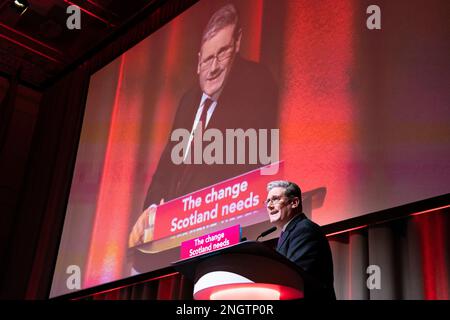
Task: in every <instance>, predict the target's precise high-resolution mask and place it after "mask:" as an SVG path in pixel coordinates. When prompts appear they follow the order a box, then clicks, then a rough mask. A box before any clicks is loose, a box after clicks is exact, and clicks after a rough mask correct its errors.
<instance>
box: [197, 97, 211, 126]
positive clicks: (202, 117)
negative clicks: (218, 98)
mask: <svg viewBox="0 0 450 320" xmlns="http://www.w3.org/2000/svg"><path fill="white" fill-rule="evenodd" d="M213 102H214V101H213V100H211V99H210V98H206V100H205V102H204V103H203V110H202V113H201V115H200V119H199V121H201V122H202V128H206V119H207V116H208V110H209V107H210V106H211V104H212V103H213Z"/></svg>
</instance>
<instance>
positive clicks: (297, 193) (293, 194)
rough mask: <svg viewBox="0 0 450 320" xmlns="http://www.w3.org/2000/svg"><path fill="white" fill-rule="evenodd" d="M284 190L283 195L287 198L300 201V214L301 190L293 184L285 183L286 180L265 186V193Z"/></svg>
mask: <svg viewBox="0 0 450 320" xmlns="http://www.w3.org/2000/svg"><path fill="white" fill-rule="evenodd" d="M278 187H279V188H284V189H285V191H284V195H285V196H286V197H288V198H290V199H291V198H298V199H299V201H300V204H299V209H300V212H302V211H303V207H302V190H301V189H300V187H299V186H298V185H297V184H295V183H294V182H290V181H286V180H276V181H271V182H269V183H268V184H267V191H270V190H272V189H273V188H278Z"/></svg>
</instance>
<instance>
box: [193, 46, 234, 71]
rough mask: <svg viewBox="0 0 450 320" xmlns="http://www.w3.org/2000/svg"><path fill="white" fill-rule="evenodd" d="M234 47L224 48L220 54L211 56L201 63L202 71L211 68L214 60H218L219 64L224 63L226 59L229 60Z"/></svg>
mask: <svg viewBox="0 0 450 320" xmlns="http://www.w3.org/2000/svg"><path fill="white" fill-rule="evenodd" d="M233 51H234V45H229V46H226V47H225V48H222V49H221V50H220V51H219V53H217V54H215V55H212V56H209V57H207V58H206V59H204V60H202V61H200V69H202V70H206V69H209V68H211V66H212V64H213V62H214V59H217V62H223V61H225V60H226V59H229V58H230V57H231V56H232V55H233Z"/></svg>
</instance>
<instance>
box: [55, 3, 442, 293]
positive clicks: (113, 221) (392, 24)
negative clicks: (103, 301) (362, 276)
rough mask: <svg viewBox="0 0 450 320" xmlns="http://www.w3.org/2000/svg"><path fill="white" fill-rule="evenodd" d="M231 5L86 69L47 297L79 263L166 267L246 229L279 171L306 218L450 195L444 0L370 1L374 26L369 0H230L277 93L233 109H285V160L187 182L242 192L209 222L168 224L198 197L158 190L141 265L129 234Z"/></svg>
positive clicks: (87, 267) (249, 51)
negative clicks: (212, 23)
mask: <svg viewBox="0 0 450 320" xmlns="http://www.w3.org/2000/svg"><path fill="white" fill-rule="evenodd" d="M227 3H228V1H222V0H220V1H219V0H218V1H216V0H208V1H200V2H199V3H197V4H196V5H194V6H193V7H192V8H190V9H189V10H187V11H186V12H184V13H183V14H182V15H180V16H179V17H177V18H176V19H174V20H173V21H172V22H170V23H168V24H167V25H166V26H164V27H163V28H161V29H160V30H158V31H157V32H156V33H154V34H152V35H151V36H149V37H148V38H146V39H144V40H143V41H142V42H140V43H139V44H138V45H136V46H135V47H133V48H132V49H130V50H129V51H127V52H125V53H124V54H122V55H121V56H120V57H119V58H117V59H116V60H114V61H112V62H111V63H110V64H108V65H107V66H105V67H104V68H103V69H101V70H99V71H98V72H96V73H95V74H93V75H92V77H91V81H90V87H89V93H88V97H87V105H86V111H85V115H84V122H83V128H82V132H81V137H80V143H79V147H78V153H77V160H76V165H75V170H74V173H73V180H72V186H71V191H70V197H69V201H68V205H67V213H66V218H65V223H64V230H63V235H62V238H61V244H60V248H59V254H58V260H57V264H56V268H55V273H54V278H53V285H52V290H51V296H57V295H61V294H64V293H68V292H71V291H73V289H70V288H68V287H67V279H68V277H69V274H68V273H67V270H68V269H67V268H68V267H69V266H71V265H75V266H78V267H80V270H81V277H82V281H81V288H82V289H83V288H88V287H92V286H95V285H99V284H102V283H105V282H110V281H114V280H117V279H121V278H124V277H128V276H130V275H132V274H134V273H137V272H146V271H152V270H156V269H159V268H163V267H166V266H168V265H169V264H170V262H173V261H175V260H177V259H178V255H179V248H178V246H179V244H180V242H181V241H182V240H185V239H188V238H193V237H197V236H199V235H202V234H206V233H208V232H211V231H214V230H219V229H222V228H225V227H227V226H231V225H235V224H240V225H241V226H242V227H243V236H246V237H248V238H249V239H253V238H252V237H253V236H255V234H257V232H258V231H260V230H262V229H263V228H264V227H265V226H266V225H268V223H267V220H268V216H267V213H266V212H265V210H264V205H263V201H264V200H265V196H266V194H265V190H264V185H265V183H266V182H267V181H270V180H273V179H281V178H283V179H288V180H291V181H294V182H296V183H298V184H299V185H300V187H301V188H302V191H303V192H304V195H305V199H304V200H305V210H306V213H307V215H308V216H309V217H310V218H312V220H314V221H315V222H317V223H319V224H321V225H324V224H329V223H333V222H336V221H340V220H343V219H348V218H352V217H356V216H359V215H364V214H367V213H372V212H376V211H380V210H383V209H386V208H390V207H394V206H398V205H402V204H406V203H410V202H414V201H418V200H422V199H427V198H432V197H435V196H438V195H442V194H446V193H448V192H449V191H450V187H449V184H448V181H450V161H449V159H450V144H449V139H448V137H449V136H450V123H449V102H450V91H449V90H448V88H449V76H448V70H449V69H450V63H449V59H448V52H450V47H449V42H448V39H449V36H450V34H449V29H448V25H447V22H448V16H447V17H446V16H445V13H444V12H445V8H446V1H445V0H442V1H439V0H435V1H426V2H425V1H406V0H405V1H381V0H380V1H377V4H378V5H379V6H380V8H381V10H382V15H381V23H382V24H381V26H382V29H381V30H369V29H368V28H367V27H366V19H367V18H368V17H369V14H367V13H366V9H367V7H368V6H369V5H370V4H372V3H369V2H368V1H359V0H358V1H357V0H355V1H351V0H346V1H338V2H336V1H331V0H330V1H327V0H324V1H309V0H304V1H303V0H299V1H272V0H267V1H264V0H246V1H235V6H236V8H237V9H238V11H239V14H240V19H241V25H242V39H241V47H240V55H241V57H243V58H244V59H246V60H251V61H254V62H257V63H258V64H259V65H260V66H262V67H263V68H265V69H266V71H267V74H268V75H270V77H271V78H273V88H272V89H274V91H277V93H278V94H277V95H276V97H277V98H276V106H275V107H274V108H273V109H271V110H269V111H270V112H267V114H262V113H261V110H258V108H254V109H253V113H251V114H246V113H244V114H239V113H237V114H234V115H232V116H234V117H236V118H238V117H250V118H255V119H257V118H261V117H265V118H268V119H275V120H276V126H275V127H276V128H279V159H278V160H279V161H280V162H277V167H278V170H276V171H275V172H276V173H275V174H273V175H263V174H261V172H260V171H258V170H256V171H251V170H250V171H249V172H248V173H241V175H236V177H228V178H230V179H231V180H227V181H225V182H224V181H222V180H217V181H215V183H217V184H215V185H214V184H212V185H211V186H208V187H206V188H205V189H203V190H201V191H199V192H200V193H198V192H197V193H196V191H198V190H192V192H194V195H195V196H196V197H201V199H202V200H203V201H205V199H206V195H207V194H209V193H211V192H212V190H213V188H215V189H214V190H216V191H217V190H220V189H223V190H232V187H233V186H235V185H239V187H235V188H234V189H233V190H234V191H237V188H241V189H240V190H241V191H239V194H232V193H230V194H228V196H225V197H224V198H223V199H222V200H221V202H220V207H219V210H220V211H221V213H222V214H218V216H217V217H216V218H212V216H213V214H211V216H210V217H209V218H208V219H209V220H208V219H206V216H205V217H204V221H200V222H199V220H198V219H197V220H195V223H194V224H192V221H191V222H189V223H190V224H189V223H188V224H189V225H188V224H186V225H184V224H183V223H181V224H179V225H178V226H179V228H176V227H175V230H172V227H173V226H174V224H172V222H173V221H174V220H173V219H178V220H175V221H185V220H183V219H188V218H189V217H190V214H193V213H194V211H193V210H187V209H186V208H184V209H180V211H177V210H178V209H173V208H180V205H181V204H182V203H183V200H184V199H187V197H188V196H189V195H182V196H180V197H178V198H176V199H169V200H172V202H171V201H167V200H168V199H165V200H166V203H165V204H164V205H162V206H161V207H159V208H158V211H157V213H156V217H154V221H153V223H154V228H155V230H153V231H154V235H153V238H150V240H149V241H148V243H147V246H145V245H144V246H143V247H141V249H142V250H137V249H136V250H135V251H138V252H139V253H140V254H142V255H143V256H144V259H143V260H142V259H141V263H140V265H139V266H137V263H136V261H133V259H132V258H130V252H131V253H132V251H133V248H132V249H129V248H128V240H129V234H130V232H131V230H132V228H133V226H134V224H135V223H136V221H137V219H138V217H139V216H140V215H141V213H142V212H143V210H144V209H146V207H147V206H144V203H145V199H146V195H147V192H148V189H149V187H150V185H151V183H152V179H153V178H154V175H155V172H156V169H157V166H158V163H159V162H160V159H161V157H162V154H163V150H164V148H165V146H166V145H167V143H168V140H169V138H170V135H171V133H172V129H173V128H172V126H173V124H174V121H175V116H176V114H177V108H178V107H179V105H180V100H181V99H182V97H183V96H184V95H185V94H186V92H188V90H189V89H190V88H193V87H195V86H198V81H199V80H198V75H197V66H198V52H199V49H200V45H201V35H202V31H203V29H204V27H205V26H206V24H207V22H208V20H209V18H210V17H211V15H212V14H213V13H214V12H215V11H216V10H217V9H218V8H220V7H221V6H222V5H224V4H227ZM405 8H406V9H407V10H406V9H405ZM250 87H251V86H250ZM258 94H261V95H263V94H266V92H256V95H258ZM238 98H239V97H236V99H238ZM219 101H220V100H219ZM236 101H237V100H236ZM236 103H238V102H236ZM220 107H221V105H220V103H219V104H218V105H217V108H220ZM218 110H219V109H218ZM178 112H180V111H179V110H178ZM216 112H219V111H215V113H216ZM264 113H266V112H264ZM216 114H217V113H216ZM213 117H214V114H213ZM257 129H261V128H257ZM268 129H270V128H268ZM258 137H259V138H261V136H258ZM253 142H254V141H253ZM249 144H251V142H250V143H249ZM272 151H273V150H272ZM160 174H161V175H162V176H164V175H165V174H167V176H169V175H170V172H167V173H164V172H163V173H160ZM233 178H234V180H233ZM180 179H181V177H180ZM243 184H244V185H245V184H246V185H247V187H246V188H243ZM227 187H228V189H226V188H227ZM243 189H245V190H243ZM230 192H231V191H230ZM249 197H252V204H251V205H249V206H248V208H247V206H246V204H245V203H246V202H245V200H247V199H248V198H249ZM238 201H242V206H241V209H239V210H238V211H236V213H233V214H230V215H228V213H227V214H226V217H225V216H224V213H223V208H224V206H227V205H230V204H231V203H233V202H234V203H235V204H236V205H237V206H238V207H239V203H238ZM216 202H218V200H217V201H216ZM216 202H213V203H211V206H210V207H208V206H200V207H199V208H198V209H199V210H198V212H200V209H201V210H203V212H205V211H207V210H210V211H211V210H212V209H213V208H214V205H215V204H216ZM156 204H158V203H156ZM165 208H166V209H165ZM168 208H171V209H170V210H169V209H168ZM158 213H159V214H158ZM196 217H197V216H196ZM188 220H189V219H188ZM175 226H177V224H176V223H175ZM254 226H260V227H258V228H253V229H252V227H254ZM276 236H278V233H274V234H273V235H271V237H276ZM131 255H132V254H131ZM142 261H144V262H143V263H142Z"/></svg>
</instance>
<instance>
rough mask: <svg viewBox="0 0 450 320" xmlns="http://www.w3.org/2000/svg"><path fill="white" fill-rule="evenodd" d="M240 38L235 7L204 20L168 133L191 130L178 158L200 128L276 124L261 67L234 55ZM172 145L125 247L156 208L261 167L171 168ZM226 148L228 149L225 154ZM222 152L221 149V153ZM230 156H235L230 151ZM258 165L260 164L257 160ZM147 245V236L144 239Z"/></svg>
mask: <svg viewBox="0 0 450 320" xmlns="http://www.w3.org/2000/svg"><path fill="white" fill-rule="evenodd" d="M241 39H242V28H241V26H240V22H239V18H238V14H237V11H236V8H235V7H234V6H233V5H231V4H229V5H225V6H223V7H221V8H220V9H219V10H217V11H216V12H215V13H214V14H213V15H212V17H211V18H210V20H209V22H208V24H207V26H206V28H205V30H204V32H203V35H202V40H201V45H200V51H199V53H198V64H197V74H198V85H196V86H195V87H194V88H192V89H191V90H189V91H188V92H187V93H186V94H185V95H184V96H183V97H182V99H181V102H180V104H179V106H178V109H177V114H176V116H175V120H174V125H173V128H172V131H171V132H173V131H174V130H175V129H179V128H183V129H187V130H188V131H189V132H191V138H190V139H189V142H188V144H187V148H186V153H185V154H184V159H187V158H188V157H189V156H190V155H191V154H190V153H191V151H192V148H193V147H192V143H193V142H192V140H193V139H192V132H194V130H196V129H198V126H202V128H204V129H209V128H215V129H218V130H220V132H223V133H225V131H226V129H233V128H240V129H243V130H247V129H250V128H251V129H267V130H269V131H270V130H271V129H273V128H276V126H277V115H278V110H277V100H278V91H277V86H276V84H275V82H274V80H273V78H272V76H271V75H270V73H269V72H268V70H267V69H266V68H264V67H263V66H261V65H260V64H257V63H255V62H251V61H248V60H245V59H243V58H242V57H240V55H239V50H240V46H241ZM176 144H177V142H173V141H169V142H168V143H167V145H166V147H165V149H164V151H163V153H162V156H161V158H160V160H159V163H158V166H157V169H156V171H155V174H154V175H153V178H152V181H151V185H150V187H149V189H148V192H147V196H146V200H145V204H144V212H143V213H142V214H141V216H140V217H139V218H138V220H137V222H136V223H135V225H134V227H133V229H132V231H131V233H130V237H129V247H133V246H136V245H138V244H141V243H143V241H144V230H146V229H147V230H149V229H151V228H152V223H153V221H154V218H155V214H156V210H157V204H161V203H163V202H164V201H168V200H171V199H175V198H177V197H180V196H183V195H185V194H188V193H190V192H193V191H196V190H199V189H201V188H204V187H207V186H210V185H212V184H214V183H217V182H220V181H223V180H225V179H228V178H231V177H235V176H238V175H240V174H243V173H245V172H248V171H250V170H253V169H256V168H259V167H261V165H262V164H261V163H256V164H249V163H246V164H236V163H234V164H227V163H225V162H224V163H213V164H195V163H193V162H192V161H184V162H183V163H181V164H175V163H174V161H173V159H172V158H171V153H172V150H173V148H174V146H175V145H176ZM229 151H230V150H228V152H229ZM226 152H227V150H223V154H224V155H225V153H226ZM235 154H236V152H235ZM258 161H260V160H258ZM145 239H146V240H147V241H149V240H151V236H150V237H148V236H145Z"/></svg>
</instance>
